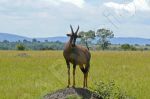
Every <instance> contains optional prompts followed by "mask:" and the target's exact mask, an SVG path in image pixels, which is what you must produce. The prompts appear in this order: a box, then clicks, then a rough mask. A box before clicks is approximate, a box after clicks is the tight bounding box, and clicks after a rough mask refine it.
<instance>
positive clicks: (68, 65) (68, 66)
mask: <svg viewBox="0 0 150 99" xmlns="http://www.w3.org/2000/svg"><path fill="white" fill-rule="evenodd" d="M66 63H67V68H68V86H67V87H68V88H69V86H70V64H69V62H68V61H66Z"/></svg>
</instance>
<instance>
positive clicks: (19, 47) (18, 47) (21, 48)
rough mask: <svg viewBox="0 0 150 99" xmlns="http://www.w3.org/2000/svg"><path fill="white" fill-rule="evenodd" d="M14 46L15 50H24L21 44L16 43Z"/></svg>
mask: <svg viewBox="0 0 150 99" xmlns="http://www.w3.org/2000/svg"><path fill="white" fill-rule="evenodd" d="M16 48H17V50H25V46H24V45H23V44H18V45H17V46H16Z"/></svg>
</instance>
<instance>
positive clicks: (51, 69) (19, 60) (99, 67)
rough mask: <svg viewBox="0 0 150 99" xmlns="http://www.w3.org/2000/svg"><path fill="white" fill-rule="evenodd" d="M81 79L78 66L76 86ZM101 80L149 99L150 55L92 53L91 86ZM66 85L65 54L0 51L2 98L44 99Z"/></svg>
mask: <svg viewBox="0 0 150 99" xmlns="http://www.w3.org/2000/svg"><path fill="white" fill-rule="evenodd" d="M22 53H26V54H22ZM71 69H72V68H71ZM82 79H83V75H82V73H81V71H80V69H79V67H77V70H76V86H77V87H82V83H83V81H82ZM100 80H101V81H103V82H108V81H110V80H114V81H115V83H116V84H117V85H118V86H119V87H120V88H122V89H123V90H125V91H126V92H127V93H128V94H129V95H131V96H135V97H137V99H149V97H150V94H149V92H150V52H142V51H141V52H140V51H137V52H129V51H126V52H111V51H106V52H102V51H100V52H92V59H91V68H90V73H89V79H88V85H89V87H90V88H93V87H94V86H95V82H98V81H100ZM71 82H72V79H71ZM66 86H67V66H66V64H65V61H64V58H63V55H62V51H0V99H41V98H42V97H43V96H44V95H45V94H47V93H49V92H52V91H55V90H57V89H62V88H65V87H66Z"/></svg>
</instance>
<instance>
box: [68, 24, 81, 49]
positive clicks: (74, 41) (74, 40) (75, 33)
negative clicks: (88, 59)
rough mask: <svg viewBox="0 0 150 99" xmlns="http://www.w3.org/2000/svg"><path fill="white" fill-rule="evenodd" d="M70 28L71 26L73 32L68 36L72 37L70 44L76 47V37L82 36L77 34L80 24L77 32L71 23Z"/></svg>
mask: <svg viewBox="0 0 150 99" xmlns="http://www.w3.org/2000/svg"><path fill="white" fill-rule="evenodd" d="M70 28H71V33H70V34H67V36H69V37H70V44H71V45H72V47H75V43H76V39H77V38H80V37H81V36H79V35H78V34H77V33H78V31H79V25H78V28H77V30H76V32H74V31H73V28H72V26H71V25H70Z"/></svg>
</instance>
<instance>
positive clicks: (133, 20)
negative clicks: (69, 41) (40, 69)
mask: <svg viewBox="0 0 150 99" xmlns="http://www.w3.org/2000/svg"><path fill="white" fill-rule="evenodd" d="M0 22H1V24H0V32H4V33H12V34H17V35H22V36H27V37H52V36H65V34H66V33H68V32H70V28H69V25H70V24H72V25H73V27H74V28H76V27H77V25H80V31H87V30H89V29H92V30H95V31H96V30H97V29H98V28H108V29H111V30H112V31H114V34H115V36H116V37H141V38H150V0H1V1H0Z"/></svg>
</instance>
